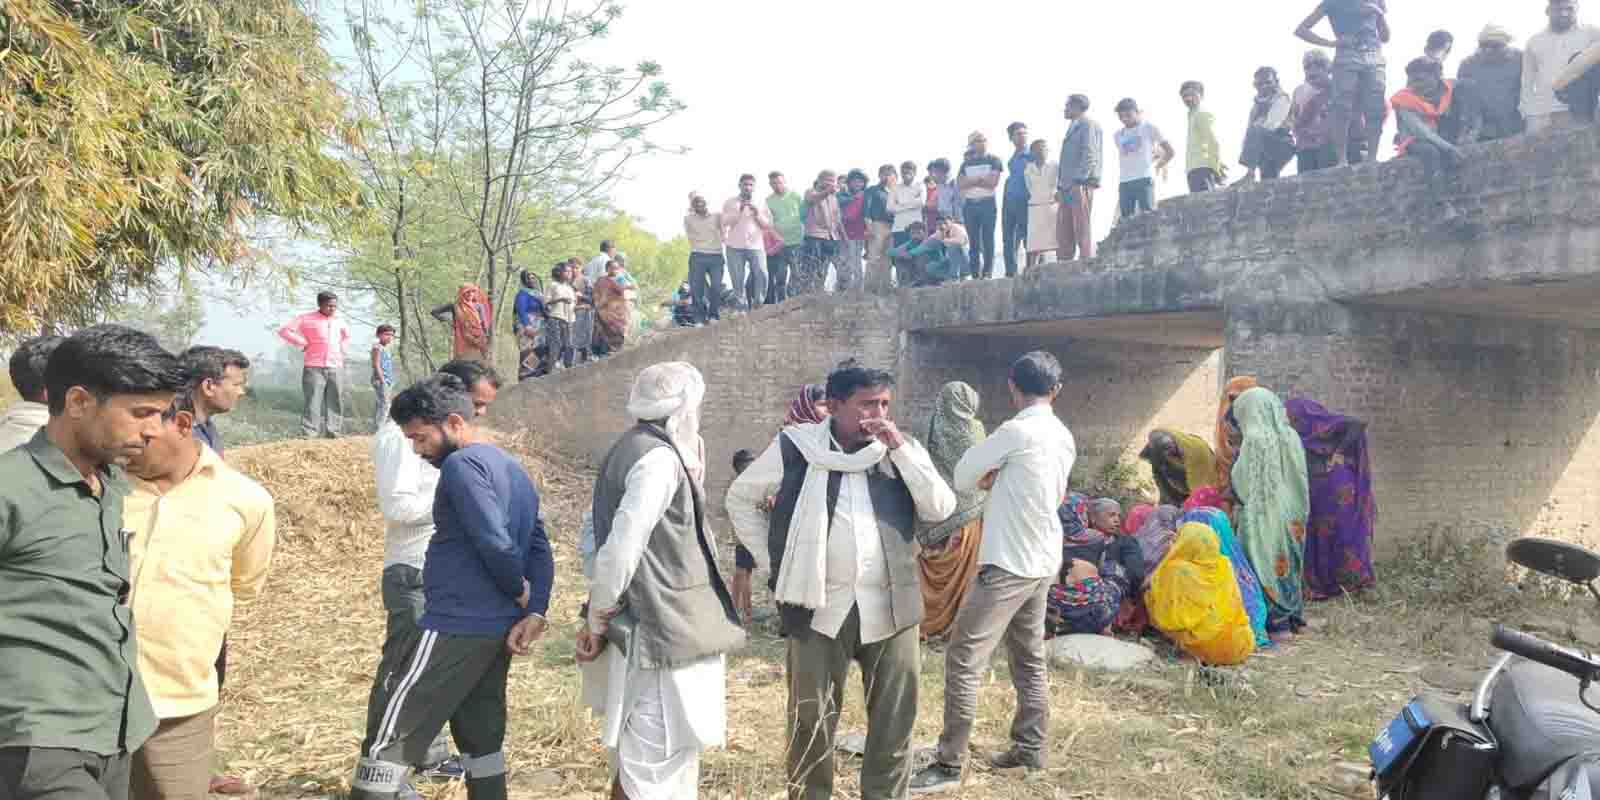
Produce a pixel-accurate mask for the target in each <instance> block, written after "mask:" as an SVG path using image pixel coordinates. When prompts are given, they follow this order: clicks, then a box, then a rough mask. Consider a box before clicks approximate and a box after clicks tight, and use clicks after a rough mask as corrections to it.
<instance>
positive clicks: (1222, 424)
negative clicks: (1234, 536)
mask: <svg viewBox="0 0 1600 800" xmlns="http://www.w3.org/2000/svg"><path fill="white" fill-rule="evenodd" d="M1258 385H1259V384H1257V383H1256V379H1255V378H1252V377H1250V376H1249V375H1241V376H1239V377H1237V378H1234V379H1233V380H1231V381H1228V385H1227V386H1226V387H1224V388H1223V390H1222V401H1221V402H1220V403H1219V404H1218V407H1217V439H1216V463H1217V484H1216V485H1217V488H1218V489H1220V490H1222V496H1223V497H1227V496H1228V487H1229V486H1232V485H1233V481H1232V473H1233V459H1234V458H1235V456H1237V453H1235V452H1233V445H1232V444H1230V443H1229V442H1228V411H1229V410H1230V409H1232V408H1233V402H1234V400H1235V399H1236V398H1238V396H1239V395H1241V394H1243V393H1245V392H1246V391H1249V390H1250V389H1254V388H1256V386H1258ZM1191 485H1192V484H1191Z"/></svg>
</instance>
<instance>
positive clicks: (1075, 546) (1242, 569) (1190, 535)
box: [1047, 378, 1375, 664]
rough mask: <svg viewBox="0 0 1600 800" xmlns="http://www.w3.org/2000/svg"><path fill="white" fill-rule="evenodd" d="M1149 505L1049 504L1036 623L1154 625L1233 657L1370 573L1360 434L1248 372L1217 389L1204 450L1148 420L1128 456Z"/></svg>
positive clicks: (1079, 500)
mask: <svg viewBox="0 0 1600 800" xmlns="http://www.w3.org/2000/svg"><path fill="white" fill-rule="evenodd" d="M1140 455H1141V457H1142V458H1144V459H1145V460H1147V461H1149V462H1150V465H1151V469H1152V472H1153V473H1154V476H1155V480H1156V486H1157V489H1158V491H1159V494H1160V498H1159V504H1155V505H1152V504H1147V503H1141V504H1138V505H1135V506H1134V507H1133V508H1131V509H1129V511H1128V513H1127V515H1126V516H1125V517H1124V515H1123V509H1122V506H1121V504H1120V503H1119V502H1118V501H1116V500H1114V499H1111V498H1099V499H1095V500H1091V499H1089V498H1086V497H1084V496H1082V495H1079V494H1072V495H1070V496H1069V497H1068V498H1067V501H1066V503H1064V504H1063V505H1062V506H1061V509H1060V518H1061V527H1062V537H1063V554H1062V555H1063V558H1062V567H1061V573H1060V575H1059V576H1058V581H1057V583H1056V585H1055V586H1053V587H1052V589H1051V593H1050V601H1049V618H1048V623H1047V626H1048V627H1047V633H1048V634H1049V635H1052V636H1060V635H1066V634H1108V635H1109V634H1112V633H1118V632H1120V633H1129V634H1135V635H1138V634H1141V633H1143V632H1144V631H1145V630H1146V629H1147V628H1152V627H1153V628H1154V629H1155V630H1156V631H1158V632H1160V633H1161V634H1162V635H1164V636H1166V637H1167V638H1169V639H1171V640H1172V641H1173V642H1174V643H1175V644H1177V645H1178V646H1179V647H1180V648H1182V649H1183V650H1184V651H1185V652H1187V653H1189V654H1190V655H1192V656H1194V657H1195V658H1198V659H1200V660H1201V661H1204V662H1206V663H1211V664H1237V663H1239V662H1242V661H1243V660H1245V659H1246V658H1248V657H1249V655H1250V654H1251V653H1252V652H1253V651H1254V650H1255V649H1256V648H1257V647H1265V646H1269V645H1270V644H1271V642H1272V637H1274V636H1282V635H1288V634H1292V633H1294V632H1296V631H1298V630H1300V629H1301V628H1302V627H1303V626H1304V625H1305V602H1306V600H1307V599H1308V598H1309V599H1313V600H1318V599H1326V598H1330V597H1335V596H1338V595H1340V594H1343V593H1345V592H1352V591H1357V590H1360V589H1362V588H1365V587H1367V586H1370V585H1371V584H1372V583H1373V580H1374V579H1373V572H1372V562H1371V540H1372V523H1373V519H1374V516H1375V508H1374V504H1373V498H1372V487H1371V477H1370V471H1369V469H1368V461H1367V447H1366V432H1365V428H1364V426H1363V425H1362V423H1361V422H1360V421H1358V420H1355V419H1352V418H1349V417H1345V416H1342V415H1339V414H1334V413H1331V412H1329V411H1328V410H1327V409H1325V408H1323V407H1322V406H1320V405H1318V404H1317V403H1314V402H1312V401H1310V400H1303V399H1295V400H1290V401H1289V402H1288V403H1287V404H1285V403H1284V402H1282V401H1281V400H1279V398H1278V396H1277V395H1276V394H1274V393H1273V392H1271V391H1269V390H1267V389H1265V388H1261V387H1259V386H1256V385H1255V381H1254V380H1252V379H1250V378H1239V379H1235V380H1234V381H1233V382H1232V383H1230V384H1229V385H1228V387H1227V391H1226V392H1225V394H1224V397H1223V400H1222V403H1221V408H1220V410H1219V412H1218V415H1217V430H1216V438H1215V448H1213V447H1212V445H1210V444H1208V443H1207V442H1206V441H1205V440H1204V439H1203V438H1201V437H1199V436H1195V435H1192V434H1188V433H1184V432H1181V431H1174V430H1167V429H1160V430H1156V431H1154V432H1152V433H1151V434H1150V438H1149V443H1148V446H1147V447H1145V449H1144V451H1143V452H1142V453H1141V454H1140Z"/></svg>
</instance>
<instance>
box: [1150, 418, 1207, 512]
mask: <svg viewBox="0 0 1600 800" xmlns="http://www.w3.org/2000/svg"><path fill="white" fill-rule="evenodd" d="M1139 457H1140V458H1142V459H1144V460H1145V461H1148V462H1150V471H1151V472H1152V473H1153V474H1154V475H1155V479H1156V488H1157V489H1159V490H1160V491H1161V505H1164V506H1181V505H1183V503H1184V501H1186V500H1188V499H1189V495H1190V493H1192V492H1193V491H1194V490H1195V489H1198V488H1200V487H1202V486H1215V485H1217V462H1216V459H1215V457H1214V456H1213V455H1212V453H1211V445H1209V444H1206V440H1205V439H1202V438H1200V437H1198V436H1195V435H1194V434H1192V433H1184V432H1183V431H1177V430H1172V429H1170V428H1157V429H1155V430H1153V431H1151V432H1150V441H1149V442H1148V443H1147V444H1146V445H1145V448H1144V450H1142V451H1140V452H1139Z"/></svg>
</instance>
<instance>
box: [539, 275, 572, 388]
mask: <svg viewBox="0 0 1600 800" xmlns="http://www.w3.org/2000/svg"><path fill="white" fill-rule="evenodd" d="M550 281H551V283H550V292H549V293H548V295H547V296H546V297H545V299H544V309H545V310H544V313H545V319H546V321H547V322H548V324H547V325H546V326H545V345H546V346H547V347H548V348H549V349H550V371H551V372H555V371H556V370H558V369H561V368H563V367H571V366H572V321H573V318H574V317H575V315H576V314H577V306H578V292H577V290H575V289H573V288H572V272H571V268H570V267H569V266H568V265H567V263H566V262H565V261H562V262H559V263H557V264H556V266H555V269H552V270H550Z"/></svg>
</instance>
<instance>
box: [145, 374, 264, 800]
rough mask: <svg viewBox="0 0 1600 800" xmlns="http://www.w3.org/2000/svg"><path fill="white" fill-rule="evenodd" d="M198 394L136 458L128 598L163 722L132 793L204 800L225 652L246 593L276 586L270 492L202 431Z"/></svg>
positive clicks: (181, 398)
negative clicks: (271, 577) (200, 435)
mask: <svg viewBox="0 0 1600 800" xmlns="http://www.w3.org/2000/svg"><path fill="white" fill-rule="evenodd" d="M194 420H195V407H194V395H193V393H192V391H190V390H185V391H182V392H179V393H178V396H177V398H176V399H175V400H173V403H172V407H171V408H169V409H167V411H166V413H165V414H163V415H162V423H161V428H160V433H159V435H157V436H156V437H155V438H154V439H151V440H150V441H149V443H148V444H147V445H146V447H145V449H144V451H143V452H142V453H140V454H139V455H138V456H136V457H134V458H133V459H132V460H131V461H130V462H129V464H128V473H129V475H128V479H129V483H130V484H131V489H132V490H131V492H130V493H129V495H128V499H127V501H126V503H125V504H124V516H123V520H124V524H125V526H126V528H127V529H128V530H129V531H130V532H131V538H130V541H129V572H130V575H131V581H130V582H131V583H132V589H131V593H130V601H129V602H130V603H131V605H132V607H133V614H134V618H135V619H137V620H138V621H139V624H138V627H137V628H136V631H135V632H136V635H137V637H138V644H139V669H140V672H141V674H142V675H143V677H144V684H145V689H146V691H148V692H149V694H150V701H151V705H153V706H154V707H155V712H156V717H157V718H158V719H159V720H160V725H159V726H158V727H157V729H156V732H155V735H153V736H151V737H150V739H149V741H147V742H146V743H145V745H144V747H143V748H142V749H140V750H139V751H138V752H137V753H135V754H134V762H133V778H132V794H133V798H134V800H204V799H205V797H206V794H207V789H208V787H209V783H210V777H211V759H212V755H213V751H214V748H215V739H214V733H215V725H216V715H217V691H218V690H217V670H216V660H217V651H218V649H219V648H220V647H221V646H222V636H223V633H224V632H226V631H227V630H228V624H229V621H230V619H231V617H232V616H233V605H234V603H235V602H236V601H240V600H249V599H252V598H254V597H255V596H256V595H257V594H258V593H259V592H260V591H261V587H262V584H264V583H266V579H267V566H268V564H269V563H270V561H271V559H272V548H273V544H274V542H275V539H276V536H275V531H274V520H273V509H272V496H271V495H269V494H267V490H266V489H264V488H262V487H261V486H260V484H257V483H256V482H255V481H252V480H250V479H249V478H247V477H245V476H244V475H243V474H241V473H239V472H238V471H236V470H234V469H233V468H232V467H229V466H228V465H227V464H225V463H223V461H222V458H221V457H220V456H218V455H217V454H216V452H215V451H213V450H212V449H211V448H210V447H208V446H207V445H205V444H204V443H203V442H201V441H200V440H198V439H197V438H195V436H194V430H195V424H194Z"/></svg>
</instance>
